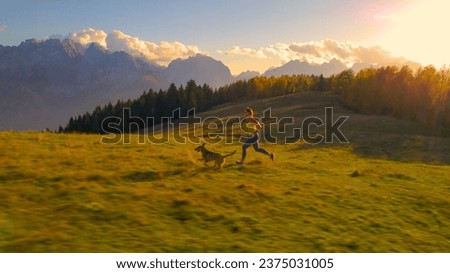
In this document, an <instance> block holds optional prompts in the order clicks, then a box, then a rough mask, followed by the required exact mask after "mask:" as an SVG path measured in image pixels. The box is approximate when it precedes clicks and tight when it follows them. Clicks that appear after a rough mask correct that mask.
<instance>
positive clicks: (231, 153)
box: [223, 150, 236, 158]
mask: <svg viewBox="0 0 450 273" xmlns="http://www.w3.org/2000/svg"><path fill="white" fill-rule="evenodd" d="M235 153H236V150H234V152H232V153H231V154H227V155H224V156H223V158H225V157H228V156H231V155H234V154H235Z"/></svg>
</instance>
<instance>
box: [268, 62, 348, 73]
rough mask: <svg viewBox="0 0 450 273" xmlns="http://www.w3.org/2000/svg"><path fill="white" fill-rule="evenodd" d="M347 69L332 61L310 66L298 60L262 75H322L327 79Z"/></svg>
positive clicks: (341, 64)
mask: <svg viewBox="0 0 450 273" xmlns="http://www.w3.org/2000/svg"><path fill="white" fill-rule="evenodd" d="M345 69H348V68H347V66H345V64H343V63H342V62H340V61H338V60H336V59H332V60H331V61H330V62H328V63H323V64H310V63H308V62H301V61H299V60H293V61H290V62H288V63H286V64H284V65H282V66H280V67H276V68H272V69H269V70H268V71H266V72H265V73H264V74H263V75H264V76H267V77H271V76H282V75H296V74H306V75H311V74H313V75H320V74H323V75H324V76H325V77H328V76H330V75H332V74H337V73H339V72H342V71H343V70H345Z"/></svg>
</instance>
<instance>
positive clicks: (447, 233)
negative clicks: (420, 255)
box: [0, 132, 450, 252]
mask: <svg viewBox="0 0 450 273" xmlns="http://www.w3.org/2000/svg"><path fill="white" fill-rule="evenodd" d="M131 138H132V140H133V141H132V144H130V145H123V144H115V145H105V144H101V143H100V139H101V136H98V135H78V134H50V133H33V132H28V133H14V132H0V200H2V202H1V203H0V251H1V252H449V251H450V247H449V246H450V220H449V219H450V210H449V208H450V201H449V195H448V193H449V190H450V179H449V177H450V176H449V174H450V166H448V165H433V164H426V163H420V162H415V163H408V162H400V161H393V160H389V159H377V158H373V157H371V158H366V157H363V156H362V155H360V153H358V152H356V151H355V150H354V149H353V147H352V146H345V147H320V146H318V147H313V148H311V147H306V146H305V145H301V144H295V145H268V144H264V143H263V144H262V145H263V146H264V147H266V148H267V149H269V150H272V151H275V153H276V161H275V162H272V161H270V159H269V158H267V157H266V156H264V155H261V154H256V153H255V152H254V151H253V150H251V149H250V150H249V153H248V164H246V165H244V166H237V165H235V164H234V161H235V160H237V159H238V158H239V157H240V155H239V153H237V154H236V155H234V156H232V157H231V158H227V163H226V164H225V168H224V170H222V171H217V170H214V169H212V168H208V167H204V166H203V163H201V162H199V161H197V160H198V159H199V158H200V154H198V153H196V152H195V151H194V148H195V146H196V145H194V144H184V145H180V144H176V143H173V142H170V143H168V144H161V145H152V144H149V143H147V144H137V140H136V138H137V137H136V136H133V135H132V136H131ZM208 148H210V149H211V150H213V151H217V152H220V153H222V154H225V153H229V152H231V151H233V150H238V151H240V146H239V145H238V144H234V145H224V144H217V145H210V146H209V147H208ZM211 166H212V163H211Z"/></svg>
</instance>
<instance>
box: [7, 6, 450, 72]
mask: <svg viewBox="0 0 450 273" xmlns="http://www.w3.org/2000/svg"><path fill="white" fill-rule="evenodd" d="M449 11H450V1H448V0H396V1H394V0H377V1H373V0H372V1H369V0H272V1H268V0H239V1H238V0H146V1H145V0H127V1H125V0H107V1H105V0H39V1H35V0H12V1H10V0H0V45H3V46H15V45H19V44H20V43H21V42H22V41H24V40H26V39H30V38H38V39H45V38H56V37H57V38H71V39H74V40H76V41H78V42H81V43H83V44H89V43H91V42H98V43H99V44H101V45H103V46H105V47H106V48H107V49H109V50H111V51H118V50H124V51H127V52H129V53H130V54H133V55H137V56H143V57H145V58H147V59H149V60H150V61H154V62H157V63H159V64H161V65H167V64H168V63H169V62H170V61H171V60H173V59H175V58H187V57H189V56H192V55H195V54H198V53H202V54H206V55H209V56H211V57H213V58H215V59H218V60H220V61H222V62H223V63H224V64H225V65H227V66H228V67H229V68H230V69H231V72H232V73H233V74H238V73H240V72H243V71H246V70H256V71H259V72H264V71H265V70H267V69H268V68H270V67H274V66H279V65H281V64H284V63H286V62H288V61H290V60H295V59H299V60H301V61H308V62H312V63H323V62H327V61H330V60H331V59H333V58H336V59H339V60H341V61H343V62H344V63H346V64H348V66H351V65H352V64H353V63H355V62H374V61H376V59H377V58H380V59H382V58H391V57H392V58H394V57H395V58H396V57H405V58H407V59H409V60H412V61H416V62H419V63H421V64H423V65H428V64H433V65H435V66H436V67H441V66H442V65H444V64H450V51H449V48H450V36H449V35H448V27H449V26H450V14H449ZM374 59H375V60H374Z"/></svg>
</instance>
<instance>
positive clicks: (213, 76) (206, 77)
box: [165, 54, 234, 88]
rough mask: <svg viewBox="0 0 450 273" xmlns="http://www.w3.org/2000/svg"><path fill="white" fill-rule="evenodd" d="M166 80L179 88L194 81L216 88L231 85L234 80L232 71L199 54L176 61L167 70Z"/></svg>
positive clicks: (218, 62)
mask: <svg viewBox="0 0 450 273" xmlns="http://www.w3.org/2000/svg"><path fill="white" fill-rule="evenodd" d="M165 74H166V80H167V81H168V82H170V83H175V84H176V85H177V86H178V85H181V84H186V82H187V81H189V80H191V79H193V80H195V81H196V82H197V83H208V84H209V85H210V86H212V87H214V88H218V87H220V86H223V85H225V84H228V83H231V82H232V81H233V80H234V78H233V76H232V75H231V72H230V69H229V68H228V67H227V66H226V65H224V64H223V63H222V62H220V61H217V60H215V59H213V58H211V57H208V56H204V55H201V54H197V55H196V56H193V57H189V58H187V59H185V60H182V59H176V60H174V61H172V62H171V63H170V64H169V66H168V67H167V69H166V72H165Z"/></svg>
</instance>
